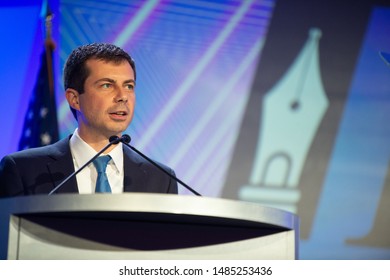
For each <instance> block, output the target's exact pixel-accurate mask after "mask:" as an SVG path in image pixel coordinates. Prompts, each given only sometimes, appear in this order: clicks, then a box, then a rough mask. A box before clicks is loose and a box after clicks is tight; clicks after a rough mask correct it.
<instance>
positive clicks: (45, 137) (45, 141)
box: [41, 132, 51, 145]
mask: <svg viewBox="0 0 390 280" xmlns="http://www.w3.org/2000/svg"><path fill="white" fill-rule="evenodd" d="M41 143H42V144H43V145H48V144H50V143H51V137H50V134H49V133H47V132H45V133H44V134H41Z"/></svg>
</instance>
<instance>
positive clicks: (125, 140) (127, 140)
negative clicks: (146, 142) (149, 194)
mask: <svg viewBox="0 0 390 280" xmlns="http://www.w3.org/2000/svg"><path fill="white" fill-rule="evenodd" d="M119 141H121V142H122V143H123V144H125V145H126V146H127V147H129V148H130V149H132V150H133V151H134V152H136V153H137V154H139V155H140V156H141V157H143V158H144V159H146V160H147V161H149V162H150V163H151V164H153V165H154V166H155V167H157V168H158V169H160V170H161V171H162V172H164V173H165V174H166V175H168V176H169V177H170V178H172V179H174V180H175V181H177V182H179V183H180V184H181V185H183V186H184V187H185V188H186V189H187V190H189V191H191V192H192V193H193V194H195V195H197V196H202V195H201V194H200V193H198V192H197V191H195V190H194V189H193V188H191V187H190V186H188V185H187V184H186V183H184V182H183V181H182V180H180V179H179V178H177V177H176V176H173V175H172V174H170V173H169V172H168V171H166V170H165V169H164V168H162V167H161V166H160V165H158V164H157V163H155V162H154V161H153V160H151V159H150V158H149V157H147V156H146V155H144V154H143V153H142V152H140V151H138V150H137V149H136V148H134V147H133V146H131V145H130V144H129V143H130V141H131V138H130V136H129V135H127V134H124V135H123V136H122V137H120V138H119Z"/></svg>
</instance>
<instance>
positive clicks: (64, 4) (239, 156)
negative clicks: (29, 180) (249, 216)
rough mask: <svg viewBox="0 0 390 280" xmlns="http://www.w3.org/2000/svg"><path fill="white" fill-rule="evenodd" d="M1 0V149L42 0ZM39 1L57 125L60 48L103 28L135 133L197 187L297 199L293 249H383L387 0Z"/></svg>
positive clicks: (389, 105)
mask: <svg viewBox="0 0 390 280" xmlns="http://www.w3.org/2000/svg"><path fill="white" fill-rule="evenodd" d="M3 2H5V1H1V2H0V24H1V29H0V32H1V34H0V35H1V39H2V44H0V49H1V53H2V60H1V62H0V82H1V84H2V91H1V93H0V94H1V97H2V102H1V103H0V114H1V118H2V122H1V124H0V126H1V131H2V140H1V145H0V157H3V156H4V155H5V154H7V153H11V152H14V151H16V150H17V146H18V142H19V139H20V137H21V135H22V133H23V131H22V128H23V121H24V116H25V114H26V110H27V106H28V102H29V99H30V96H31V94H32V92H33V88H34V84H35V80H36V78H37V74H38V69H39V63H40V54H41V53H42V50H43V32H42V24H41V19H40V9H41V0H39V1H38V0H31V1H27V0H26V1H17V2H18V3H16V4H15V3H3ZM7 2H8V1H7ZM49 4H50V7H51V9H52V10H53V12H54V14H55V17H54V29H53V36H54V40H55V42H56V44H57V46H56V49H55V51H54V55H55V60H54V62H55V63H54V66H55V67H54V71H55V85H56V89H55V92H56V99H57V113H58V120H59V128H60V138H63V137H65V136H67V135H68V134H70V133H72V132H73V131H74V129H75V126H76V122H75V121H74V119H73V116H72V115H71V113H70V111H69V108H68V105H67V103H66V100H65V98H64V94H63V93H64V89H63V84H62V67H63V65H64V62H65V59H66V57H67V56H68V55H69V53H70V52H71V50H72V49H73V48H75V47H77V46H79V45H82V44H86V43H92V42H111V43H114V44H117V45H119V46H121V47H123V48H124V49H125V50H127V51H128V52H129V53H130V54H131V55H132V56H133V57H134V59H135V61H136V64H137V86H136V94H137V104H136V113H135V116H134V120H133V122H132V124H131V126H130V127H129V129H128V131H126V133H128V134H130V135H131V137H132V139H133V140H132V144H133V145H134V146H135V147H137V148H138V149H139V150H141V151H142V152H144V153H145V154H147V155H149V156H150V157H152V158H154V159H155V160H158V161H160V162H164V163H166V164H167V165H170V166H171V167H173V168H174V169H175V171H176V173H177V175H178V177H180V178H181V179H182V180H184V181H185V182H187V183H188V184H189V185H190V186H192V187H193V188H194V189H196V190H197V191H198V192H200V193H202V194H203V195H204V196H210V197H222V198H227V199H235V200H242V201H251V202H254V203H260V204H263V205H267V206H270V207H277V208H281V209H285V210H287V211H291V212H294V213H296V214H298V215H299V216H300V218H301V242H300V258H302V259H389V258H390V220H389V218H388V216H387V215H388V214H387V213H389V212H390V206H389V205H390V161H389V159H390V145H389V143H390V126H389V125H388V122H389V120H390V67H388V65H386V63H385V62H384V61H383V60H382V59H381V57H380V55H379V52H380V51H385V52H388V53H390V36H389V34H390V4H389V3H388V1H382V0H358V1H336V0H330V1H327V0H322V1H321V0H316V1H310V0H306V1H305V0H296V1H289V0H245V1H239V0H226V1H212V0H202V1H201V0H199V1H195V0H194V1H192V0H191V1H184V0H172V1H159V0H148V1H144V0H132V1H125V0H122V1H121V0H105V1H98V0H86V1H78V0H52V1H49ZM180 193H181V194H183V195H191V194H190V193H188V191H186V190H184V189H181V191H180Z"/></svg>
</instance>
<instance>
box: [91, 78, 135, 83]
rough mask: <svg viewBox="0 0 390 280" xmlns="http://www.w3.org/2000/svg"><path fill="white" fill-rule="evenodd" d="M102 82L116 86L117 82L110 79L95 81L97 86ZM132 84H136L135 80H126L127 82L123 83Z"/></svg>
mask: <svg viewBox="0 0 390 280" xmlns="http://www.w3.org/2000/svg"><path fill="white" fill-rule="evenodd" d="M100 82H110V83H113V84H115V83H116V80H114V79H110V78H101V79H99V80H96V81H95V84H97V83H100ZM130 83H133V84H135V80H134V79H128V80H126V81H124V82H123V84H130Z"/></svg>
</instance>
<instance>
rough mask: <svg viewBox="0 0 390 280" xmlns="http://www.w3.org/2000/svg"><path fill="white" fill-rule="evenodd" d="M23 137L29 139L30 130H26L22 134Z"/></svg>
mask: <svg viewBox="0 0 390 280" xmlns="http://www.w3.org/2000/svg"><path fill="white" fill-rule="evenodd" d="M24 136H25V137H30V136H31V129H27V130H26V131H25V132H24Z"/></svg>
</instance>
